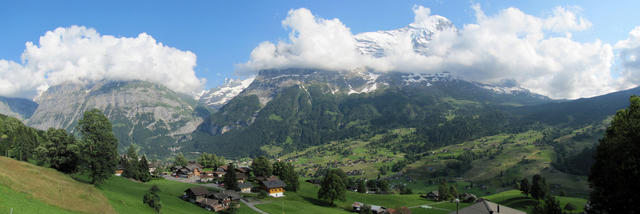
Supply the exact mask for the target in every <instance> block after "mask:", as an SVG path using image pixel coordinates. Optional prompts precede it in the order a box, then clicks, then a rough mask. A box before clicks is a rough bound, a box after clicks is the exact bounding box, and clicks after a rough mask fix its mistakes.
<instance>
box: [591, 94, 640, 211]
mask: <svg viewBox="0 0 640 214" xmlns="http://www.w3.org/2000/svg"><path fill="white" fill-rule="evenodd" d="M629 103H630V104H629V107H627V108H626V109H623V110H620V111H618V112H617V113H616V115H615V116H614V117H613V120H612V121H611V126H609V127H608V128H607V130H606V132H605V136H604V137H603V138H602V139H601V140H600V143H599V145H598V147H597V149H596V154H595V156H594V158H595V163H594V164H593V166H592V167H591V174H590V175H589V185H590V186H591V188H592V189H593V191H592V192H591V194H590V197H589V201H590V205H591V209H590V210H589V211H591V212H593V213H627V212H630V211H631V210H638V207H637V206H638V203H640V194H638V190H640V182H638V181H640V170H638V169H640V161H638V160H640V97H638V96H631V98H630V99H629Z"/></svg>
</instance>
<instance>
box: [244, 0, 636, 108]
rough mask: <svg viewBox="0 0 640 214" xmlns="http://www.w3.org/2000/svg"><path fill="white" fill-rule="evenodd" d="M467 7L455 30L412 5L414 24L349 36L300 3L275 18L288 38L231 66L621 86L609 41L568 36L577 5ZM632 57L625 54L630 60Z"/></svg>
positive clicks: (584, 23) (581, 91)
mask: <svg viewBox="0 0 640 214" xmlns="http://www.w3.org/2000/svg"><path fill="white" fill-rule="evenodd" d="M473 9H474V11H475V13H476V23H471V24H466V25H464V26H463V27H462V28H461V29H456V28H455V27H453V25H451V24H450V22H449V21H448V20H447V19H446V18H444V17H441V16H437V15H431V11H430V9H429V8H424V7H422V6H415V7H414V8H413V11H414V13H415V18H414V22H413V23H411V24H409V26H408V27H405V28H401V29H396V30H391V31H378V32H367V33H361V34H357V35H353V34H352V33H351V31H350V29H349V28H348V27H346V26H345V25H344V24H342V23H341V22H340V21H339V20H338V19H330V20H328V19H323V18H318V17H316V16H314V15H313V14H311V12H310V11H309V10H307V9H304V8H303V9H297V10H291V11H289V14H288V16H287V18H286V19H285V20H284V21H283V26H285V28H289V29H290V30H291V33H290V37H289V40H288V41H280V42H278V43H277V44H274V43H272V42H268V41H267V42H263V43H261V44H260V45H259V46H258V47H256V48H255V49H254V50H253V51H252V53H251V58H250V60H249V61H248V62H246V63H245V64H242V65H239V66H238V70H239V71H240V72H247V71H253V72H255V71H257V70H260V69H269V68H284V67H311V68H321V69H333V70H353V69H355V68H363V67H366V68H370V69H374V70H378V71H408V72H426V73H434V72H441V71H450V72H452V73H454V74H456V75H458V76H462V77H463V78H466V79H469V80H474V81H480V82H498V81H500V80H503V79H512V80H516V81H517V82H519V83H520V84H521V86H522V87H525V88H528V89H530V90H532V91H533V92H536V93H540V94H543V95H547V96H550V97H553V98H579V97H589V96H595V95H599V94H604V93H607V92H612V91H615V90H618V89H621V88H623V87H628V86H629V85H626V86H624V85H621V83H622V82H623V81H624V80H623V79H620V78H614V77H613V76H612V74H611V69H612V64H613V61H614V54H613V48H612V46H611V45H610V44H606V43H603V42H601V41H599V40H596V41H593V42H577V41H574V40H572V39H571V32H575V31H582V30H586V29H588V28H589V27H591V23H590V22H589V21H588V20H586V19H585V18H583V17H581V16H579V12H580V8H578V7H569V8H565V7H556V8H554V9H553V10H552V11H551V13H550V15H549V16H547V17H537V16H533V15H529V14H526V13H524V12H522V11H521V10H519V9H517V8H507V9H504V10H502V11H500V12H498V13H497V14H494V15H486V14H485V13H484V12H483V11H482V9H481V8H480V6H479V5H474V6H473ZM421 29H432V30H433V29H435V32H432V33H429V32H427V31H421ZM638 34H639V35H640V30H638ZM558 35H560V36H558ZM354 38H357V39H358V40H356V39H354ZM638 41H639V42H638V43H639V44H640V39H638ZM639 50H640V48H639ZM636 55H637V54H634V55H633V57H629V59H631V58H633V59H636V58H637V57H636ZM634 62H635V61H634ZM638 65H640V63H638ZM638 68H640V66H638ZM635 73H638V72H635ZM638 77H639V78H638V80H639V81H640V75H638Z"/></svg>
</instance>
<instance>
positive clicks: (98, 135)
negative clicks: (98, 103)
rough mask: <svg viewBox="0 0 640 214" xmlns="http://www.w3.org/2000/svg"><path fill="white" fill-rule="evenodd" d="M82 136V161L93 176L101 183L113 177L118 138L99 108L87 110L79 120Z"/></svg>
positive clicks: (95, 182) (96, 182) (116, 158)
mask: <svg viewBox="0 0 640 214" xmlns="http://www.w3.org/2000/svg"><path fill="white" fill-rule="evenodd" d="M78 125H79V127H78V128H79V129H80V134H81V136H82V152H81V154H82V162H83V163H84V165H85V166H86V167H85V168H86V170H87V171H88V172H89V177H91V183H93V184H99V183H101V182H102V181H104V180H105V179H107V178H109V177H111V175H113V172H114V171H115V169H116V164H117V161H118V151H117V149H118V139H116V137H115V136H114V135H113V131H112V127H111V122H109V119H107V117H105V116H104V114H102V112H100V110H98V109H92V110H89V111H86V112H85V113H84V115H83V117H82V119H80V120H79V121H78Z"/></svg>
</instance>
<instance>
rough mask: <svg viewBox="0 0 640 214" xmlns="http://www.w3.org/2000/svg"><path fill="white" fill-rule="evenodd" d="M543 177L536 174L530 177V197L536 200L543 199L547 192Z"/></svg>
mask: <svg viewBox="0 0 640 214" xmlns="http://www.w3.org/2000/svg"><path fill="white" fill-rule="evenodd" d="M548 189H549V187H548V186H547V182H546V181H545V179H544V178H543V177H542V176H540V175H538V174H536V175H534V176H533V178H532V179H531V190H530V191H531V197H532V198H533V199H536V200H540V199H544V198H545V196H546V195H547V194H548V192H549V190H548Z"/></svg>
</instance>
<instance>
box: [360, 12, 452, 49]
mask: <svg viewBox="0 0 640 214" xmlns="http://www.w3.org/2000/svg"><path fill="white" fill-rule="evenodd" d="M441 31H456V28H455V26H454V25H453V23H452V22H451V21H449V20H448V19H447V18H445V17H442V16H437V15H434V16H430V17H428V18H427V19H426V20H423V21H422V22H420V23H412V24H410V25H408V26H406V27H403V28H399V29H394V30H388V31H376V32H365V33H360V34H357V35H355V39H356V41H357V42H358V43H357V46H358V49H359V51H360V53H362V54H365V55H371V56H374V57H384V56H386V53H385V50H389V49H390V47H391V46H396V45H398V43H399V42H403V41H407V40H409V41H410V42H411V45H412V48H413V50H414V51H415V52H416V53H418V54H422V55H428V54H429V48H428V44H429V42H430V41H431V39H432V37H433V35H434V34H435V33H437V32H441Z"/></svg>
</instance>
